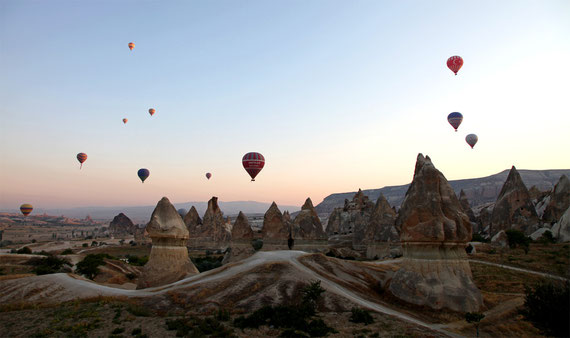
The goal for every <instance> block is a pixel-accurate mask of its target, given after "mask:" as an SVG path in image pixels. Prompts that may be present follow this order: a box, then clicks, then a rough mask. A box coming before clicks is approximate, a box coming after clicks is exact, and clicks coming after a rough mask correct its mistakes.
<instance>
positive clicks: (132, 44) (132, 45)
mask: <svg viewBox="0 0 570 338" xmlns="http://www.w3.org/2000/svg"><path fill="white" fill-rule="evenodd" d="M134 48H135V43H134V42H129V49H130V50H133V49H134Z"/></svg>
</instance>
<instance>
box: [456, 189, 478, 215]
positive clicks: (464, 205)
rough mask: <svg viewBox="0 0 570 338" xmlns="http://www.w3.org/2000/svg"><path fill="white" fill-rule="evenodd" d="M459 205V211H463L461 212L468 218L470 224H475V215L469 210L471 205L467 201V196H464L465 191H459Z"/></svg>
mask: <svg viewBox="0 0 570 338" xmlns="http://www.w3.org/2000/svg"><path fill="white" fill-rule="evenodd" d="M459 203H460V204H461V209H463V212H464V213H465V214H466V215H467V216H468V217H469V220H470V221H471V222H475V221H476V218H475V214H474V213H473V210H472V209H471V205H470V204H469V200H468V199H467V195H466V194H465V191H463V189H461V191H460V192H459Z"/></svg>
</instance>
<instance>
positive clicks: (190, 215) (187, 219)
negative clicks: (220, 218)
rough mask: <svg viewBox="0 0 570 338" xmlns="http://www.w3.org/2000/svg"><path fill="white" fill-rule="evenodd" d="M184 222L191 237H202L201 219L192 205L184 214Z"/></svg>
mask: <svg viewBox="0 0 570 338" xmlns="http://www.w3.org/2000/svg"><path fill="white" fill-rule="evenodd" d="M184 224H186V228H187V229H188V232H189V233H190V237H191V238H192V237H202V232H203V231H204V229H202V225H203V223H202V219H201V218H200V215H198V211H197V210H196V208H195V207H194V206H192V208H190V211H188V212H187V213H186V215H184Z"/></svg>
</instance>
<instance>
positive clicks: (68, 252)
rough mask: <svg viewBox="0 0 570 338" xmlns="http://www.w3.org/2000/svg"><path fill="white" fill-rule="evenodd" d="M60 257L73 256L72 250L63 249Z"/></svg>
mask: <svg viewBox="0 0 570 338" xmlns="http://www.w3.org/2000/svg"><path fill="white" fill-rule="evenodd" d="M61 254H62V255H73V250H71V249H65V250H63V251H62V252H61Z"/></svg>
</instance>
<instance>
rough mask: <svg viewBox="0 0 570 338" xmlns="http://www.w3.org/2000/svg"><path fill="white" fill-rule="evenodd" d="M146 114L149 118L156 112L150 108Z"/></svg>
mask: <svg viewBox="0 0 570 338" xmlns="http://www.w3.org/2000/svg"><path fill="white" fill-rule="evenodd" d="M148 113H149V114H150V116H152V115H154V113H156V110H154V108H150V109H149V110H148Z"/></svg>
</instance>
